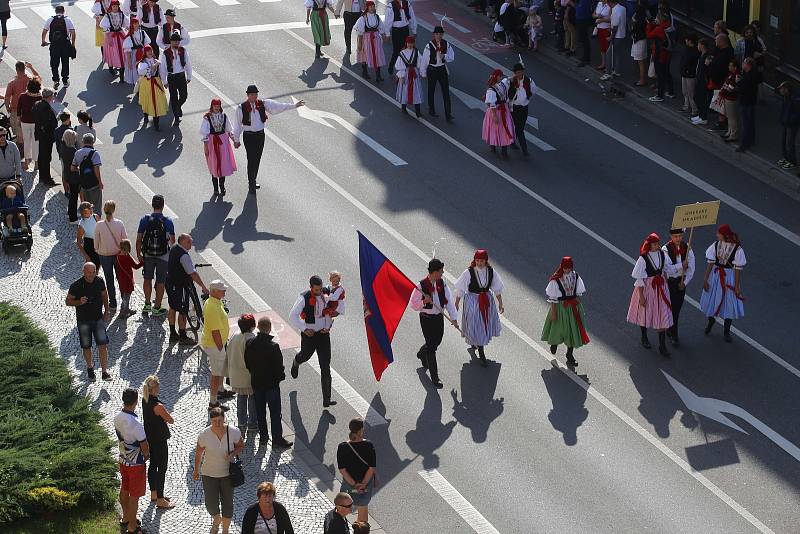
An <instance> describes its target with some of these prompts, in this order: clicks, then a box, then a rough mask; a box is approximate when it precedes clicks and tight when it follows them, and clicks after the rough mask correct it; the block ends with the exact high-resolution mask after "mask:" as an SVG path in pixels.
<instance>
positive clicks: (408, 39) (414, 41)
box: [406, 35, 417, 46]
mask: <svg viewBox="0 0 800 534" xmlns="http://www.w3.org/2000/svg"><path fill="white" fill-rule="evenodd" d="M416 42H417V40H416V39H415V38H414V36H413V35H409V36H408V37H406V46H408V45H410V44H414V43H416Z"/></svg>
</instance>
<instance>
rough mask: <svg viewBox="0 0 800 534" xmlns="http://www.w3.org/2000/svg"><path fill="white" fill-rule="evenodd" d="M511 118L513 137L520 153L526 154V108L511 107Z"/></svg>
mask: <svg viewBox="0 0 800 534" xmlns="http://www.w3.org/2000/svg"><path fill="white" fill-rule="evenodd" d="M520 90H524V89H520ZM511 118H512V119H513V120H514V137H516V138H517V143H518V144H519V147H520V148H521V149H522V152H523V153H525V154H527V153H528V141H527V140H526V139H525V122H526V121H527V120H528V106H512V108H511Z"/></svg>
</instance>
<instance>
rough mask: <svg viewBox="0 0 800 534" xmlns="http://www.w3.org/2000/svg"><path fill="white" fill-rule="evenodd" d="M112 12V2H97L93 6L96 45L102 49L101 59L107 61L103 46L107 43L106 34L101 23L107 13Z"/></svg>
mask: <svg viewBox="0 0 800 534" xmlns="http://www.w3.org/2000/svg"><path fill="white" fill-rule="evenodd" d="M109 11H111V0H95V2H94V4H92V13H94V45H95V46H99V47H100V59H102V60H105V58H104V56H103V44H105V41H106V34H105V32H104V31H103V28H101V27H100V21H101V20H103V17H105V16H106V13H108V12H109Z"/></svg>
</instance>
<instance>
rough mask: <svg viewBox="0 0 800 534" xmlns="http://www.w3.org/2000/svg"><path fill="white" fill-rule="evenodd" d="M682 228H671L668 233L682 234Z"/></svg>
mask: <svg viewBox="0 0 800 534" xmlns="http://www.w3.org/2000/svg"><path fill="white" fill-rule="evenodd" d="M683 233H684V229H683V228H673V229H671V230H670V231H669V235H683Z"/></svg>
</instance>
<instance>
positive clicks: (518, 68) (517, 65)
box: [511, 63, 525, 72]
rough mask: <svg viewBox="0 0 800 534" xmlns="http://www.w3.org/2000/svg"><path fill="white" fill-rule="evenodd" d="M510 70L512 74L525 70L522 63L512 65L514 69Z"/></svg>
mask: <svg viewBox="0 0 800 534" xmlns="http://www.w3.org/2000/svg"><path fill="white" fill-rule="evenodd" d="M511 70H512V71H514V72H517V71H519V70H525V65H523V64H522V63H514V68H512V69H511Z"/></svg>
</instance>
